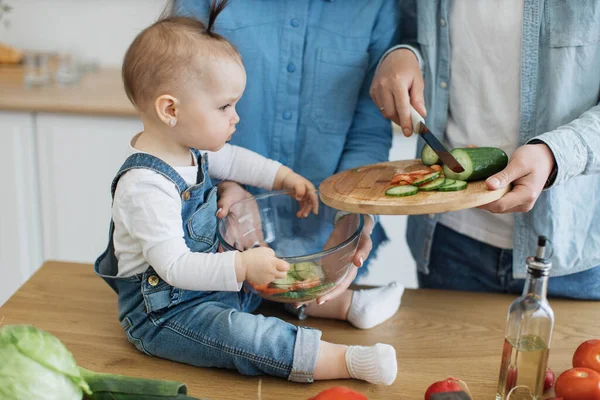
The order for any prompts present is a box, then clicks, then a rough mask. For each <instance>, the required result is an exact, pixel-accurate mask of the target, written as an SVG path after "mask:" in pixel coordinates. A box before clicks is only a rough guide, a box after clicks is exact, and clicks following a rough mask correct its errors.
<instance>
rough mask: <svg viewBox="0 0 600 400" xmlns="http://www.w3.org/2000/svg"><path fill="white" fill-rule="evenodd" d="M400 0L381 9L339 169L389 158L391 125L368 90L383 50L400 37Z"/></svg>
mask: <svg viewBox="0 0 600 400" xmlns="http://www.w3.org/2000/svg"><path fill="white" fill-rule="evenodd" d="M398 20H399V6H398V1H396V0H392V1H386V2H384V3H383V5H382V7H381V9H380V10H379V15H378V21H377V22H376V24H375V26H374V28H373V33H372V35H371V42H370V45H369V70H368V73H367V76H366V77H365V80H364V81H363V83H362V86H361V90H360V98H359V100H358V104H357V106H356V110H355V112H354V119H353V122H352V125H351V127H350V130H349V132H348V134H347V136H346V143H345V145H344V150H343V152H342V156H341V159H340V162H339V164H338V168H337V170H338V171H343V170H347V169H350V168H355V167H358V166H361V165H366V164H374V163H378V162H383V161H387V160H388V158H389V150H390V147H391V146H392V126H391V123H390V121H389V120H387V119H385V118H384V117H383V116H382V115H381V112H380V111H379V109H378V108H377V106H376V105H375V103H373V100H372V99H371V96H370V94H369V89H370V87H371V82H372V81H373V76H374V75H375V69H376V67H377V64H378V62H379V59H380V58H381V56H382V55H383V53H384V52H385V51H386V50H387V49H388V48H389V47H390V46H391V45H393V44H394V43H397V41H398V38H399V28H398Z"/></svg>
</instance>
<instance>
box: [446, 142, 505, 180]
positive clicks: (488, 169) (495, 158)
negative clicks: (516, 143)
mask: <svg viewBox="0 0 600 400" xmlns="http://www.w3.org/2000/svg"><path fill="white" fill-rule="evenodd" d="M450 154H452V155H453V156H454V158H456V161H458V162H459V163H460V165H462V167H463V168H464V169H465V170H464V171H463V172H461V173H456V172H454V171H452V170H451V169H450V168H448V166H446V165H444V175H445V176H446V177H447V178H450V179H455V180H461V181H478V180H482V179H487V178H489V177H490V176H492V175H494V174H495V173H497V172H500V171H502V170H503V169H504V168H506V165H507V164H508V156H507V155H506V153H505V152H504V151H503V150H502V149H498V148H495V147H473V148H466V149H461V148H457V149H453V150H452V151H451V152H450Z"/></svg>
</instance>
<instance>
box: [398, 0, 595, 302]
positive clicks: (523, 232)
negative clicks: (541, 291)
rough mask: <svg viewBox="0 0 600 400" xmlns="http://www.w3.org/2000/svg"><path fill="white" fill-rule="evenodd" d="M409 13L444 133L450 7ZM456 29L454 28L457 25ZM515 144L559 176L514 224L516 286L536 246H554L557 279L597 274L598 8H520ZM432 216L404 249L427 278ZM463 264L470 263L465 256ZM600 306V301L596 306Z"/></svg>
mask: <svg viewBox="0 0 600 400" xmlns="http://www.w3.org/2000/svg"><path fill="white" fill-rule="evenodd" d="M402 3H404V4H410V3H412V5H413V7H414V9H413V11H412V14H413V16H414V19H415V20H416V21H417V23H418V29H417V31H416V37H414V38H410V37H405V38H404V40H406V41H407V42H409V43H414V42H416V43H418V46H419V48H420V57H421V65H422V67H423V73H424V79H425V81H426V91H425V103H426V105H427V111H428V115H427V123H428V125H431V128H432V130H433V131H434V132H439V133H443V132H445V129H446V124H447V119H448V102H449V91H450V90H453V88H451V87H449V80H450V74H451V71H450V57H451V48H450V41H449V29H448V25H449V24H450V23H453V21H449V20H448V16H449V11H450V6H451V3H450V1H449V0H424V1H420V0H419V1H418V2H416V1H412V2H411V1H402ZM454 23H460V21H454ZM521 43H522V50H521V54H522V63H521V69H520V70H521V92H520V104H521V110H520V129H519V132H518V133H517V132H516V133H515V134H518V135H519V144H520V145H523V144H525V143H527V142H528V141H530V140H533V139H539V140H541V141H543V142H544V143H546V144H547V145H548V146H549V147H550V149H551V150H552V152H553V154H554V157H555V159H556V166H557V172H558V174H557V176H556V178H555V180H554V181H553V183H552V185H551V187H550V188H549V189H548V190H545V191H544V192H543V193H542V194H541V195H540V197H539V198H538V200H537V202H536V205H535V206H534V208H533V209H532V210H531V211H530V212H528V213H516V214H515V228H514V243H515V247H514V250H513V257H512V260H513V263H512V264H513V273H514V277H516V278H522V277H524V276H525V258H526V256H529V255H531V254H532V252H534V250H535V248H536V240H537V236H538V235H540V234H543V235H547V236H549V237H550V238H551V239H552V240H553V243H554V256H553V268H552V272H551V274H552V275H553V276H559V275H566V274H572V273H576V272H580V271H585V270H588V269H590V268H593V267H596V266H599V265H600V175H598V174H600V106H599V101H600V1H597V0H580V1H567V0H545V1H544V0H525V1H524V11H523V34H522V41H521ZM436 223H437V217H436V216H431V217H430V216H417V217H410V218H409V222H408V231H407V239H408V242H409V245H410V247H411V250H412V252H413V255H414V257H415V259H416V260H417V265H418V268H419V270H420V271H421V272H427V271H428V264H429V261H430V260H429V255H430V253H431V243H432V240H433V234H434V230H435V227H436ZM465 256H466V257H468V256H469V254H465ZM599 297H600V296H599Z"/></svg>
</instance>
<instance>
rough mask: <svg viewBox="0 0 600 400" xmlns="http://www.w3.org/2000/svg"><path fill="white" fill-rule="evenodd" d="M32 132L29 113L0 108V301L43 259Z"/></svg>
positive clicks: (21, 282)
mask: <svg viewBox="0 0 600 400" xmlns="http://www.w3.org/2000/svg"><path fill="white" fill-rule="evenodd" d="M35 135H36V133H35V120H34V117H33V115H32V114H30V113H26V112H2V111H0V170H1V171H2V178H3V179H2V195H1V196H0V208H1V212H0V276H1V277H2V278H1V279H0V304H2V303H4V301H6V300H7V299H8V298H9V297H10V296H11V295H12V294H13V293H14V292H15V291H16V290H17V289H18V288H19V286H21V285H22V284H23V283H24V282H25V281H26V280H27V279H28V278H29V277H30V276H31V275H32V274H33V272H35V271H36V270H37V269H38V268H39V267H40V266H41V265H42V261H43V255H42V233H41V226H40V222H41V219H40V212H39V210H40V199H39V190H38V178H37V161H38V160H37V157H36V152H35ZM0 317H1V316H0Z"/></svg>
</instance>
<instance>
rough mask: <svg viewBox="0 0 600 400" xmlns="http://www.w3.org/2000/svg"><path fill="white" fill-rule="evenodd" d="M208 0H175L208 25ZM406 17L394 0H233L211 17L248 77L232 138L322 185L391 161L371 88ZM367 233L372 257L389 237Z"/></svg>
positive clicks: (388, 135) (179, 9)
mask: <svg viewBox="0 0 600 400" xmlns="http://www.w3.org/2000/svg"><path fill="white" fill-rule="evenodd" d="M211 3H212V0H177V2H176V3H175V12H176V13H178V14H182V15H191V16H193V17H195V18H198V19H200V20H201V21H203V22H205V23H206V21H208V15H209V9H210V4H211ZM400 18H401V15H400V6H399V4H398V1H397V0H293V1H283V0H234V1H231V2H230V4H229V5H228V6H227V7H226V8H225V9H224V10H223V12H222V13H221V14H219V16H218V17H217V19H216V22H215V31H216V32H217V33H219V34H221V35H222V36H224V37H225V38H226V39H227V40H229V41H230V42H231V43H232V44H233V45H234V46H235V47H236V48H237V49H238V51H239V52H240V54H241V55H242V59H243V61H244V66H245V68H246V73H247V83H246V91H245V92H244V95H243V96H242V98H241V99H240V101H239V102H238V104H237V106H236V109H237V111H238V114H239V116H240V122H239V124H238V125H237V127H236V128H237V131H236V134H235V135H234V136H233V138H232V140H231V143H232V144H235V145H238V146H241V147H245V148H247V149H250V150H253V151H255V152H257V153H259V154H261V155H263V156H266V157H269V158H271V159H274V160H277V161H279V162H281V163H282V164H284V165H287V166H289V167H290V168H292V169H293V170H294V171H295V172H297V173H299V174H301V175H303V176H304V177H306V178H307V179H309V180H310V181H311V182H312V183H313V184H315V186H316V187H318V185H319V184H320V183H321V182H322V181H323V180H324V179H325V178H327V177H329V176H331V175H333V174H335V173H337V172H339V171H343V170H347V169H351V168H355V167H358V166H362V165H366V164H374V163H378V162H382V161H387V160H388V158H389V150H390V147H391V145H392V128H391V123H390V121H388V120H387V119H385V118H384V117H383V116H382V115H381V112H380V111H379V109H378V108H377V106H376V105H375V104H374V103H373V101H372V100H371V97H370V95H369V89H370V86H371V81H372V80H373V75H374V74H375V69H376V67H377V64H378V62H379V59H380V58H381V56H382V55H383V53H384V52H385V51H386V50H388V49H389V48H390V47H391V46H392V45H394V44H396V43H398V40H399V38H400V31H401V29H403V27H408V26H410V25H409V24H400V25H399V24H398V21H399V20H400ZM249 190H250V191H251V192H254V193H255V192H257V191H258V190H257V189H253V188H250V189H249ZM377 221H378V218H377V216H375V222H377ZM371 239H372V241H373V250H372V251H371V256H370V257H369V260H371V259H374V258H375V257H376V254H377V248H378V247H379V245H380V244H381V243H383V242H385V241H386V240H387V236H386V234H385V231H384V230H383V228H382V227H381V225H380V224H376V225H375V228H374V230H373V232H372V234H371ZM367 263H368V261H367ZM365 266H366V265H365ZM366 271H367V268H361V269H359V275H361V274H363V273H365V272H366Z"/></svg>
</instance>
